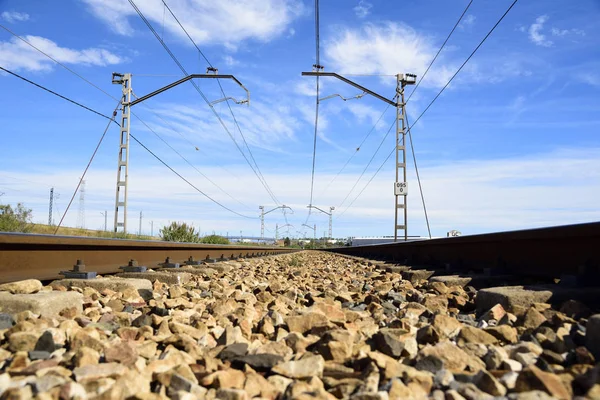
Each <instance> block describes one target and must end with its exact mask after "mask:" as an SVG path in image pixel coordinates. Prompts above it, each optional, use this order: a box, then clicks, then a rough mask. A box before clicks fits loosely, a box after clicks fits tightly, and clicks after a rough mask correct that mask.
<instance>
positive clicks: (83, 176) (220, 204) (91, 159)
mask: <svg viewBox="0 0 600 400" xmlns="http://www.w3.org/2000/svg"><path fill="white" fill-rule="evenodd" d="M0 69H2V70H5V71H6V72H8V73H12V72H11V71H8V70H6V69H4V68H2V67H0ZM13 75H15V76H18V75H16V74H13ZM18 77H19V78H21V79H23V80H25V81H27V82H29V83H31V84H32V85H35V86H37V87H39V88H40V89H43V90H46V91H49V92H51V93H52V94H55V95H56V96H58V97H60V98H62V99H65V100H67V101H69V102H71V103H73V104H77V105H79V106H83V105H81V104H79V103H77V102H75V101H72V100H71V99H69V98H67V97H65V96H63V95H60V94H58V93H56V92H53V91H51V90H49V89H46V88H45V87H43V86H41V85H38V84H37V83H35V82H33V81H30V80H29V79H25V78H23V77H21V76H18ZM120 103H121V100H120V99H119V104H120ZM83 107H84V108H85V109H88V110H90V111H92V112H94V113H96V114H99V115H103V116H104V114H101V113H99V112H97V111H95V110H92V109H91V108H89V107H86V106H83ZM117 108H118V105H117ZM117 108H115V111H114V112H113V117H112V118H110V117H106V118H108V119H109V122H108V126H110V123H111V122H114V123H116V124H117V125H119V124H118V123H117V122H115V120H114V116H115V115H116V109H117ZM142 123H143V124H144V125H145V126H146V127H147V128H148V129H150V131H152V132H153V133H154V134H155V135H156V132H154V131H153V130H152V129H151V128H150V127H149V126H148V125H147V124H146V123H145V122H143V121H142ZM108 126H107V127H106V129H105V130H104V133H103V135H102V137H101V138H100V141H99V142H98V145H97V146H96V149H95V150H94V153H93V154H92V157H91V158H90V161H89V162H88V164H87V166H86V168H85V170H84V172H83V175H82V176H81V178H80V180H79V183H78V184H77V189H75V193H74V194H73V197H71V201H70V202H69V205H68V206H67V209H66V210H65V213H64V214H63V217H62V218H61V221H60V223H59V224H58V226H57V229H56V231H55V232H54V234H56V232H58V228H59V227H60V225H61V224H62V221H63V219H64V217H65V215H66V214H67V211H69V207H70V206H71V203H72V202H73V199H74V198H75V195H76V193H77V190H79V187H80V186H81V182H82V181H83V179H84V178H85V174H86V173H87V170H88V169H89V167H90V165H91V163H92V161H93V160H94V157H95V155H96V152H97V151H98V148H99V147H100V144H101V143H102V140H104V136H105V135H106V132H107V131H108ZM131 137H132V138H133V139H134V140H135V141H136V142H138V143H139V144H140V145H141V146H142V147H143V148H144V149H146V150H147V151H148V152H149V153H150V154H152V155H153V156H154V157H155V158H156V159H158V160H159V161H160V162H161V163H163V164H164V165H165V166H166V167H167V168H169V169H170V170H171V171H172V172H173V173H175V174H176V175H177V176H179V177H180V178H181V179H183V180H184V181H185V182H186V183H187V184H188V185H190V186H191V187H193V188H194V189H196V190H197V191H198V192H199V193H201V194H202V195H204V196H205V197H206V198H208V199H209V200H210V201H212V202H213V203H215V204H217V205H219V206H221V207H222V208H224V209H226V210H227V211H230V212H232V213H234V214H236V215H239V216H241V217H244V218H255V217H249V216H246V215H243V214H240V213H238V212H236V211H234V210H232V209H230V208H229V207H227V206H225V205H223V204H222V203H220V202H218V201H217V200H215V199H213V198H212V197H210V196H209V195H208V194H206V193H204V192H203V191H201V190H200V189H198V188H197V187H196V186H194V185H193V184H192V183H191V182H190V181H188V180H187V179H185V178H184V177H183V176H181V175H180V174H179V173H178V172H177V171H175V170H174V169H173V168H171V167H170V166H169V165H168V164H167V163H165V162H164V161H163V160H161V159H160V158H159V157H158V156H157V155H156V154H154V153H153V152H152V151H150V149H148V148H147V147H146V146H145V145H144V144H142V142H140V141H139V140H138V139H136V138H135V137H134V136H133V135H131ZM165 143H166V142H165ZM169 147H170V146H169ZM178 154H179V153H178ZM184 159H185V158H184Z"/></svg>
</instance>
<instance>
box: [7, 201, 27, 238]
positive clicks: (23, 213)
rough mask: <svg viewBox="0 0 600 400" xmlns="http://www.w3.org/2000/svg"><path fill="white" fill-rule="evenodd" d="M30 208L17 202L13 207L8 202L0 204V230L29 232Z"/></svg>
mask: <svg viewBox="0 0 600 400" xmlns="http://www.w3.org/2000/svg"><path fill="white" fill-rule="evenodd" d="M32 229H33V224H32V223H31V209H29V208H25V206H24V205H23V204H22V203H18V204H17V207H16V208H15V209H13V208H12V207H11V206H10V205H9V204H0V232H31V230H32Z"/></svg>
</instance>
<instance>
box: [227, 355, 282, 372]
mask: <svg viewBox="0 0 600 400" xmlns="http://www.w3.org/2000/svg"><path fill="white" fill-rule="evenodd" d="M282 361H283V357H282V356H280V355H277V354H268V353H264V354H249V355H246V356H243V357H238V358H236V359H234V363H243V364H248V365H249V366H251V367H252V368H253V369H255V370H257V371H264V370H270V369H271V368H273V367H274V366H275V365H277V364H279V363H280V362H282Z"/></svg>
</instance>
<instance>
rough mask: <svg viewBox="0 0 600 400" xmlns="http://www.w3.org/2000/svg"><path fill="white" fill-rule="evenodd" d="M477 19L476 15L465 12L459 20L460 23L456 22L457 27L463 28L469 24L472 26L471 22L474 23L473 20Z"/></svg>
mask: <svg viewBox="0 0 600 400" xmlns="http://www.w3.org/2000/svg"><path fill="white" fill-rule="evenodd" d="M476 19H477V17H476V16H474V15H473V14H467V15H466V16H465V17H464V18H463V20H462V21H460V24H458V27H459V28H461V29H465V28H467V27H469V26H472V25H473V24H475V20H476Z"/></svg>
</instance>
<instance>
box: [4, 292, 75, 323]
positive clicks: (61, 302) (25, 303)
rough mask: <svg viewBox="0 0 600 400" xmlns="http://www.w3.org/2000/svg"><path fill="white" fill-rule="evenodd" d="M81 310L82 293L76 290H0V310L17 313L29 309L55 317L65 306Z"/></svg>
mask: <svg viewBox="0 0 600 400" xmlns="http://www.w3.org/2000/svg"><path fill="white" fill-rule="evenodd" d="M72 307H74V308H75V309H76V310H77V312H78V313H81V312H82V311H83V295H82V294H81V293H77V292H56V291H54V292H38V293H33V294H10V293H7V292H0V311H1V312H4V313H8V314H13V315H14V314H18V313H20V312H22V311H31V312H32V313H34V314H38V315H41V316H43V317H55V316H57V315H58V314H59V313H60V312H61V311H62V310H64V309H65V308H72Z"/></svg>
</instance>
